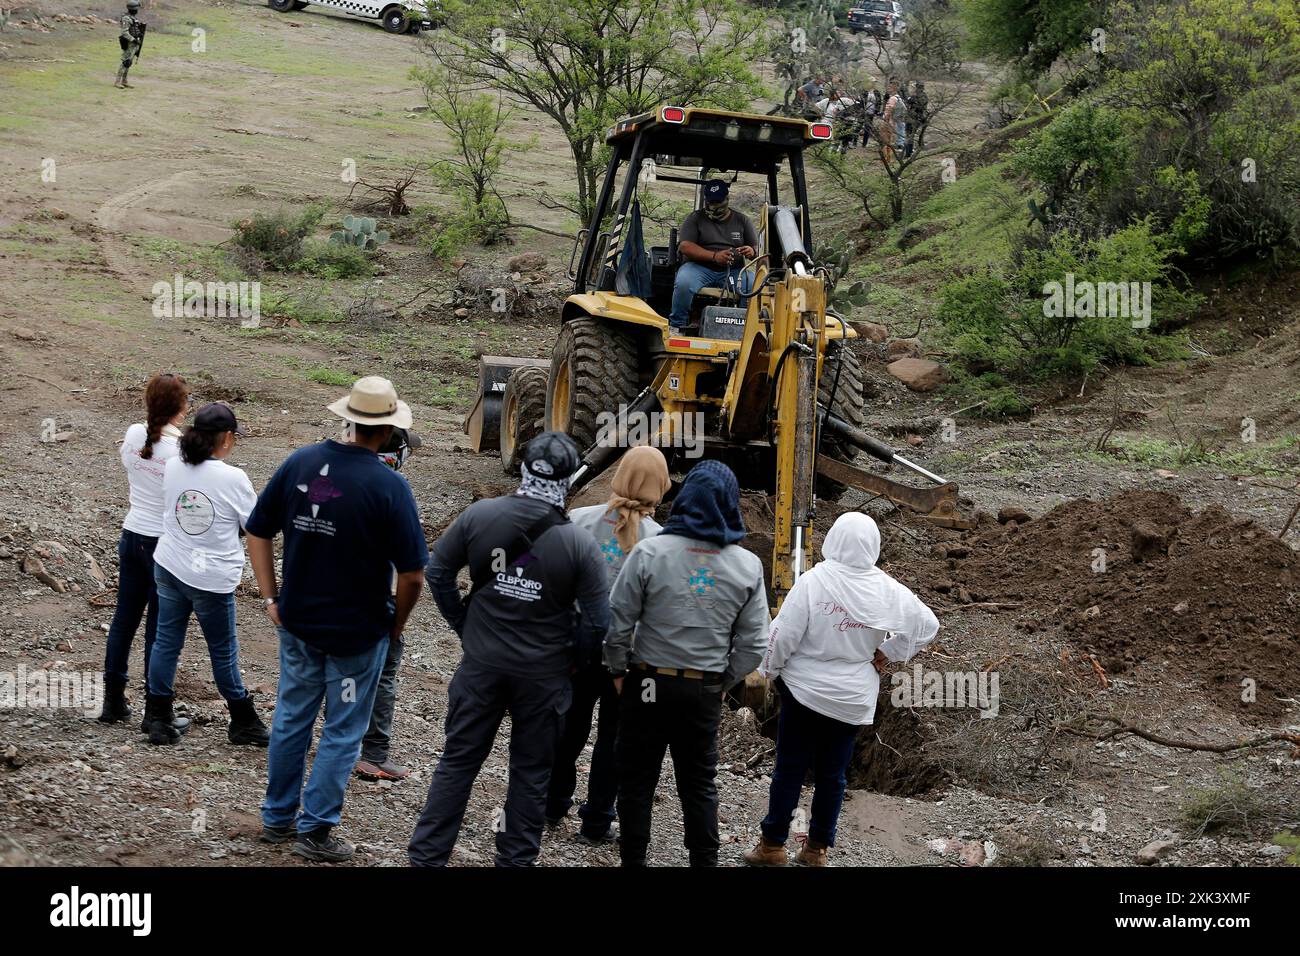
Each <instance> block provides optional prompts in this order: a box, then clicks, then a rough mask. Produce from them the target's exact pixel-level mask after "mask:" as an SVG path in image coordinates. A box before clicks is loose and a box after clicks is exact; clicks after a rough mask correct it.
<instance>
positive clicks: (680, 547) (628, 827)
mask: <svg viewBox="0 0 1300 956" xmlns="http://www.w3.org/2000/svg"><path fill="white" fill-rule="evenodd" d="M744 537H745V523H744V521H743V520H741V516H740V487H739V485H738V484H737V482H736V476H735V474H733V473H732V471H731V469H730V468H728V467H727V466H726V465H724V464H722V463H721V462H717V461H702V462H700V463H699V464H698V465H696V466H695V467H694V468H692V469H691V471H690V473H689V474H687V476H686V481H684V482H683V483H682V487H681V490H680V491H678V493H677V497H676V499H674V501H673V507H672V511H671V512H670V513H669V515H668V521H667V523H666V524H665V525H664V527H663V530H662V531H660V532H659V534H657V535H655V536H654V537H652V538H645V539H643V540H642V541H641V542H640V543H639V544H638V545H637V546H636V547H635V548H633V549H632V553H631V554H630V555H628V558H627V562H626V563H625V564H624V565H623V570H622V571H621V572H619V576H618V580H617V581H616V582H615V583H614V591H613V593H612V595H611V596H610V610H611V614H612V620H611V623H610V628H609V633H608V635H607V637H606V640H605V664H606V666H607V667H608V668H609V671H610V673H611V674H612V675H613V676H614V682H615V686H616V687H617V688H618V690H619V700H620V702H621V704H622V711H621V712H620V714H619V731H618V743H617V746H616V752H617V758H618V759H617V763H618V775H619V780H618V819H619V826H620V827H621V829H622V832H621V834H620V837H619V840H620V842H619V853H620V855H621V857H622V861H623V865H624V866H644V865H645V861H646V852H647V850H648V849H649V845H650V823H651V810H652V808H653V806H654V795H655V788H656V787H657V786H658V783H659V774H660V770H661V768H662V766H663V760H664V753H665V752H666V751H671V753H672V758H673V774H674V777H675V779H676V782H677V794H678V797H679V798H680V799H681V804H682V818H683V822H684V824H685V831H686V832H685V837H686V839H685V842H686V848H687V851H688V852H689V854H690V862H691V866H717V864H718V847H719V845H720V841H719V837H718V789H717V784H716V782H715V778H716V776H717V767H718V725H719V722H720V721H721V719H722V695H723V693H724V692H725V691H726V690H727V689H728V688H730V687H732V686H734V685H735V684H737V683H739V682H740V681H741V680H743V679H744V677H745V675H746V674H748V673H749V672H750V671H751V670H752V669H753V668H754V666H755V665H757V664H758V662H759V661H760V660H761V659H762V656H763V648H764V647H766V646H767V628H768V624H769V616H768V610H767V586H766V583H765V582H764V580H763V563H762V562H761V561H760V560H759V558H758V556H757V555H755V554H753V553H752V552H750V551H746V550H745V549H744V548H742V547H741V546H740V544H739V542H740V541H741V540H742V539H743V538H744Z"/></svg>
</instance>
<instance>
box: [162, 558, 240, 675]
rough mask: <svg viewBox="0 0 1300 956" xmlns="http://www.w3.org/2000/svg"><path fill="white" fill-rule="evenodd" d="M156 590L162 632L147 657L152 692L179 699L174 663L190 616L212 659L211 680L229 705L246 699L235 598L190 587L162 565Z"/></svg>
mask: <svg viewBox="0 0 1300 956" xmlns="http://www.w3.org/2000/svg"><path fill="white" fill-rule="evenodd" d="M154 582H155V584H156V585H157V587H158V633H157V634H156V635H155V637H154V644H153V652H152V653H151V654H150V657H149V693H151V694H153V695H154V696H156V697H171V696H173V695H174V694H175V683H176V662H177V661H178V660H179V659H180V656H181V648H183V647H184V646H185V630H186V628H188V627H189V624H190V615H191V614H193V615H194V616H195V617H197V618H198V619H199V627H200V628H201V629H202V631H203V639H204V640H205V641H207V642H208V656H209V657H210V658H211V659H212V679H213V680H215V681H216V682H217V690H219V691H220V692H221V696H222V697H224V698H226V700H243V699H244V698H245V697H247V696H248V691H246V690H245V689H244V682H243V681H242V680H240V678H239V640H238V639H237V638H236V637H235V595H234V593H233V592H232V593H230V594H214V593H213V592H211V591H201V590H199V589H198V588H193V587H190V586H189V585H188V584H186V583H185V582H184V581H182V580H181V579H180V578H178V577H176V575H174V574H172V573H171V572H170V571H168V570H167V569H166V568H164V567H163V566H162V565H161V564H155V565H154Z"/></svg>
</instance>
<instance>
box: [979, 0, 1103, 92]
mask: <svg viewBox="0 0 1300 956" xmlns="http://www.w3.org/2000/svg"><path fill="white" fill-rule="evenodd" d="M1105 6H1106V0H959V7H958V9H959V11H960V14H961V18H962V21H963V22H964V23H965V25H966V33H967V46H968V48H969V50H970V52H971V53H973V54H974V55H975V56H977V57H986V58H988V59H992V60H998V61H1001V62H1009V63H1013V64H1015V65H1016V66H1017V67H1018V68H1019V69H1020V70H1021V71H1023V72H1025V73H1028V74H1037V73H1044V72H1046V71H1047V70H1048V69H1049V68H1050V67H1051V66H1052V64H1053V63H1055V62H1056V60H1057V59H1058V58H1060V57H1061V56H1063V55H1064V54H1066V53H1069V52H1071V51H1072V50H1076V49H1078V48H1079V47H1081V46H1084V45H1085V44H1087V43H1089V42H1090V40H1091V38H1092V31H1093V30H1094V29H1096V28H1098V27H1103V26H1104V25H1103V15H1104V9H1105Z"/></svg>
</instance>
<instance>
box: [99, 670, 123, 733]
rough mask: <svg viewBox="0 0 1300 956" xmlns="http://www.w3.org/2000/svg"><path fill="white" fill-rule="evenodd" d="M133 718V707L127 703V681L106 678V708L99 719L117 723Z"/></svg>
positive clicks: (103, 721) (107, 722) (104, 722)
mask: <svg viewBox="0 0 1300 956" xmlns="http://www.w3.org/2000/svg"><path fill="white" fill-rule="evenodd" d="M130 719H131V708H130V707H128V706H127V703H126V681H119V680H115V679H113V678H111V677H105V678H104V709H103V710H102V711H100V714H99V721H100V723H103V724H116V723H118V722H119V721H125V720H130Z"/></svg>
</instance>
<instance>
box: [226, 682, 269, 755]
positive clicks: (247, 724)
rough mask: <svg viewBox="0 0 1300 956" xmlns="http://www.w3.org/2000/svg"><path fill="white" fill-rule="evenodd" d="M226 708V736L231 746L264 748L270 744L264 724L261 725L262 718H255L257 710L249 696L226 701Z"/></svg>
mask: <svg viewBox="0 0 1300 956" xmlns="http://www.w3.org/2000/svg"><path fill="white" fill-rule="evenodd" d="M226 706H227V707H229V708H230V731H229V734H228V736H229V737H230V742H231V743H232V744H251V745H252V746H254V747H265V746H267V745H268V744H270V743H271V735H270V733H269V732H268V731H267V729H266V724H264V723H262V718H261V717H258V716H257V708H256V707H254V706H253V697H252V695H251V694H250V695H248V696H247V697H245V698H244V699H243V700H228V701H226Z"/></svg>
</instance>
